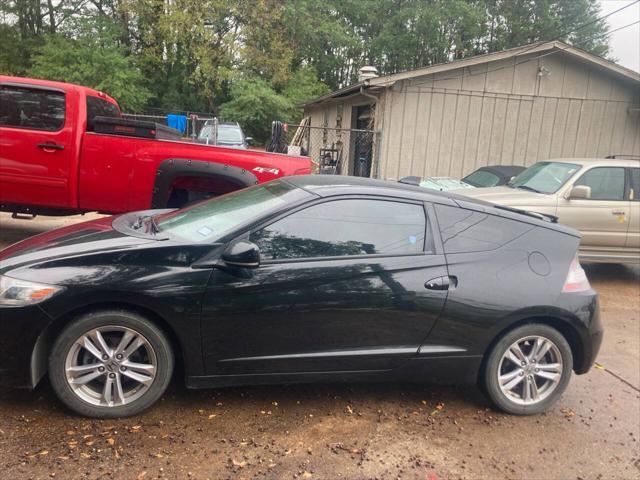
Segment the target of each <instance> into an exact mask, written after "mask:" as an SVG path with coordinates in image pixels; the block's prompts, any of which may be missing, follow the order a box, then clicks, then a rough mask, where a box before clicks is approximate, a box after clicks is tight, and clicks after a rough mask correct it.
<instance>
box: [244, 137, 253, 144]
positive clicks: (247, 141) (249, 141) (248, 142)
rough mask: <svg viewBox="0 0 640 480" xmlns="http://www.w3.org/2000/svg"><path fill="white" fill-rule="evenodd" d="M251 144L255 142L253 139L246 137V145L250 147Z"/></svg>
mask: <svg viewBox="0 0 640 480" xmlns="http://www.w3.org/2000/svg"><path fill="white" fill-rule="evenodd" d="M251 142H253V137H244V143H246V144H247V145H249V144H250V143H251Z"/></svg>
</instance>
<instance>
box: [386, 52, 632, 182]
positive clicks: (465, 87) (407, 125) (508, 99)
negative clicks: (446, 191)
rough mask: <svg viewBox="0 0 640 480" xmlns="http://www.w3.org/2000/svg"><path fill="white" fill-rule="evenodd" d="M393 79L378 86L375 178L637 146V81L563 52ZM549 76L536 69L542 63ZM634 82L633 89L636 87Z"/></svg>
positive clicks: (440, 173)
mask: <svg viewBox="0 0 640 480" xmlns="http://www.w3.org/2000/svg"><path fill="white" fill-rule="evenodd" d="M530 58H532V57H529V58H527V57H526V56H521V57H518V58H517V59H507V60H501V61H499V62H492V63H491V64H488V65H479V66H474V67H473V68H472V69H466V70H465V72H464V73H463V72H462V70H460V69H458V70H452V71H448V72H444V73H439V74H437V75H435V78H434V76H433V75H429V76H425V77H421V78H413V79H408V80H403V81H400V82H397V83H396V84H395V85H394V86H393V88H389V89H387V90H386V91H385V93H384V94H383V103H384V109H383V111H382V112H380V115H384V128H383V134H382V151H381V155H380V169H379V172H380V174H379V176H380V177H382V178H390V179H396V178H399V177H402V176H406V175H420V176H427V175H433V176H449V175H450V176H454V177H460V176H463V175H465V174H467V173H469V172H471V171H473V170H474V169H476V168H478V167H480V166H482V165H489V164H504V165H507V164H515V165H524V166H527V165H531V164H532V163H534V162H535V161H537V160H543V159H548V158H560V157H585V156H587V157H588V156H604V155H608V154H613V153H624V154H640V114H639V113H638V112H632V111H629V107H630V106H631V105H632V104H634V103H635V104H637V103H638V101H639V100H638V90H639V89H638V87H637V85H635V86H634V85H633V84H631V83H629V82H626V81H622V80H619V79H618V78H617V77H615V76H613V75H610V74H608V73H604V72H602V71H600V70H597V69H596V68H597V67H593V66H590V65H587V64H586V63H582V62H579V61H577V60H574V59H572V58H569V57H565V56H563V55H562V54H561V53H558V54H554V55H548V56H545V57H542V58H538V59H534V60H530ZM541 66H544V67H545V68H546V69H548V71H549V74H546V75H542V76H539V75H538V71H539V70H538V69H539V67H541ZM634 87H635V88H634Z"/></svg>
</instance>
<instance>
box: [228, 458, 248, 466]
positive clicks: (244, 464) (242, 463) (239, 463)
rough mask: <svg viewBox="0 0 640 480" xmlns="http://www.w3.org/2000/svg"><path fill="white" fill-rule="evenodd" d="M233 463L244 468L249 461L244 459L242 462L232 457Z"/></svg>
mask: <svg viewBox="0 0 640 480" xmlns="http://www.w3.org/2000/svg"><path fill="white" fill-rule="evenodd" d="M231 463H233V466H234V467H239V468H242V467H244V466H246V465H247V462H246V461H244V460H242V461H241V462H238V461H237V460H234V459H232V460H231Z"/></svg>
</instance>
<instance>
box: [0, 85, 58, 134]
mask: <svg viewBox="0 0 640 480" xmlns="http://www.w3.org/2000/svg"><path fill="white" fill-rule="evenodd" d="M64 116H65V98H64V93H62V92H58V91H54V90H45V89H42V90H41V89H36V88H28V87H15V86H9V85H1V86H0V126H6V127H15V128H24V129H29V130H45V131H49V132H55V131H57V130H60V129H61V128H62V127H63V126H64Z"/></svg>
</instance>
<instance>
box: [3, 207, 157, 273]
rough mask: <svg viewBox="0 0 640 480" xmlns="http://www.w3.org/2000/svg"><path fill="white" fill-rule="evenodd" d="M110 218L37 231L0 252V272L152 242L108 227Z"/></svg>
mask: <svg viewBox="0 0 640 480" xmlns="http://www.w3.org/2000/svg"><path fill="white" fill-rule="evenodd" d="M113 219H114V217H105V218H101V219H98V220H91V221H88V222H83V223H78V224H75V225H70V226H68V227H63V228H58V229H56V230H52V231H50V232H46V233H41V234H40V235H36V236H34V237H31V238H28V239H26V240H23V241H21V242H18V243H15V244H13V245H11V246H10V247H7V248H5V249H4V250H2V251H0V274H3V273H6V272H7V271H9V270H13V269H15V268H18V267H20V266H25V265H33V264H37V263H39V262H42V261H46V260H53V259H61V258H67V257H74V256H79V255H83V254H87V253H99V252H104V251H113V250H119V249H124V248H130V247H133V246H136V245H143V244H146V243H149V242H155V240H153V239H149V238H139V237H133V236H130V235H127V234H125V233H121V232H118V231H117V230H114V229H113V227H112V222H113Z"/></svg>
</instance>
